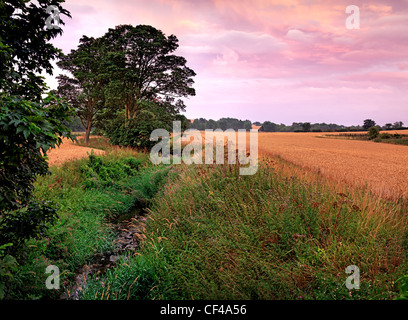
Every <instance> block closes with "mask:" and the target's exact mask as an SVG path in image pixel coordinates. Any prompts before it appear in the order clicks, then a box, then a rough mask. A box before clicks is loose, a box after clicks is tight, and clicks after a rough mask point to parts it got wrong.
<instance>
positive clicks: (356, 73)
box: [46, 0, 408, 125]
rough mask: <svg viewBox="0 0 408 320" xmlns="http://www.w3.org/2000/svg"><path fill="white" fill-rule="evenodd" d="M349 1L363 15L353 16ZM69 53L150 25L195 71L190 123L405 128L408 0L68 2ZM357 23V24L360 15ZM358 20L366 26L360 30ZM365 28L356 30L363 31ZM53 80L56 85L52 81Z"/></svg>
mask: <svg viewBox="0 0 408 320" xmlns="http://www.w3.org/2000/svg"><path fill="white" fill-rule="evenodd" d="M350 5H354V6H356V7H357V9H358V11H357V10H353V11H348V13H347V12H346V8H347V7H348V6H350ZM63 7H64V8H66V9H67V10H68V11H70V13H71V16H72V18H71V19H69V18H67V17H64V16H62V20H64V22H65V26H63V27H62V29H63V35H62V36H60V37H58V38H56V39H54V40H53V41H52V42H53V43H54V44H55V45H56V46H57V47H58V48H61V49H62V51H63V52H64V53H65V54H67V53H69V52H70V51H71V49H76V48H77V46H78V44H79V39H80V38H81V37H82V35H87V36H92V37H100V36H102V35H104V34H105V33H106V32H107V31H108V29H109V28H114V27H115V26H117V25H120V24H131V25H133V26H136V25H139V24H147V25H151V26H153V27H155V28H157V29H160V30H162V31H163V32H164V33H165V34H166V35H167V36H169V35H171V34H174V35H175V36H176V37H177V38H178V40H179V48H178V49H177V51H176V52H175V54H177V55H181V56H183V57H185V58H186V60H187V66H188V67H190V68H191V69H193V70H194V71H195V72H196V74H197V75H196V76H195V77H194V81H195V84H194V88H195V89H196V96H194V97H190V98H188V99H186V100H185V104H186V105H187V108H186V112H185V113H184V114H185V116H186V117H187V118H189V119H194V118H200V117H202V118H207V119H210V118H211V119H215V120H218V119H219V118H221V117H233V118H238V119H242V120H245V119H248V120H251V121H252V122H255V121H260V122H263V121H272V122H275V123H284V124H287V125H288V124H291V123H292V122H311V123H321V122H326V123H337V124H343V125H362V124H363V121H364V119H368V118H370V119H373V120H374V121H376V123H377V124H380V125H384V124H385V123H394V122H396V121H403V122H404V124H405V125H408V90H407V88H408V32H407V29H408V0H387V1H386V0H368V1H356V0H353V2H352V1H351V0H346V1H344V0H284V1H283V0H88V1H83V0H67V1H66V2H65V4H63ZM358 18H359V19H358ZM358 22H359V26H358ZM357 27H359V28H357ZM60 72H61V71H60V70H59V69H58V68H57V67H56V69H55V73H54V77H50V76H47V77H46V81H47V83H48V85H49V86H50V87H51V88H56V86H57V81H56V80H55V76H56V75H57V74H59V73H60Z"/></svg>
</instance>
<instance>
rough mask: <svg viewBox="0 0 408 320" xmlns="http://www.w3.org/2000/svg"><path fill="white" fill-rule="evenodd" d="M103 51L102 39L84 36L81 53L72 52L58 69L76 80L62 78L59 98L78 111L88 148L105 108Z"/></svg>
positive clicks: (63, 58) (59, 63)
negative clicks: (99, 116) (92, 133)
mask: <svg viewBox="0 0 408 320" xmlns="http://www.w3.org/2000/svg"><path fill="white" fill-rule="evenodd" d="M103 55H104V52H103V48H102V47H101V43H100V40H99V39H97V40H96V39H94V38H89V37H87V36H83V37H82V38H81V39H80V45H79V46H78V49H76V50H71V53H69V54H68V55H66V56H63V57H62V58H61V60H60V61H59V62H57V65H58V66H59V67H60V68H61V69H63V70H67V71H69V72H71V74H72V75H73V76H74V78H71V77H68V76H66V75H60V76H58V77H57V78H58V82H59V86H58V94H59V95H60V96H63V97H65V98H66V99H67V101H68V102H69V103H70V104H71V105H72V106H74V107H75V108H76V110H77V115H78V117H79V118H80V120H81V123H82V125H83V126H84V128H85V144H87V145H88V144H89V136H90V133H91V128H92V125H93V123H94V120H95V117H96V114H97V113H98V112H100V111H101V110H102V109H103V108H104V107H105V96H104V90H105V84H106V82H107V80H105V79H104V77H103V75H102V72H103V71H102V70H101V68H102V67H101V60H102V59H103Z"/></svg>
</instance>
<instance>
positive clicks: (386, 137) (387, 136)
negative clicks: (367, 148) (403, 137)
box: [380, 132, 392, 139]
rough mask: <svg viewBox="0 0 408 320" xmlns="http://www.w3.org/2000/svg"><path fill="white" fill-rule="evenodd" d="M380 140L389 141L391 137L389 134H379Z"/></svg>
mask: <svg viewBox="0 0 408 320" xmlns="http://www.w3.org/2000/svg"><path fill="white" fill-rule="evenodd" d="M380 138H381V139H391V138H392V135H391V134H389V133H387V132H384V133H381V134H380Z"/></svg>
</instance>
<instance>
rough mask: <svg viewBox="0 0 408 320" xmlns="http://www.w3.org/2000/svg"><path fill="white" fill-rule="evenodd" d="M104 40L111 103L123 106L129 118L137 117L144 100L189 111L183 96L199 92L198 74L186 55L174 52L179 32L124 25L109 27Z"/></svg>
mask: <svg viewBox="0 0 408 320" xmlns="http://www.w3.org/2000/svg"><path fill="white" fill-rule="evenodd" d="M102 41H103V42H104V47H105V48H104V49H105V52H106V55H105V57H104V61H103V63H104V68H103V70H104V75H105V77H106V78H107V79H109V83H108V85H107V88H106V91H105V92H106V94H107V95H106V98H107V99H106V102H107V104H110V105H120V106H123V107H124V110H125V116H126V118H127V119H131V118H136V116H137V114H138V112H139V111H140V103H141V102H142V101H154V100H155V99H158V100H160V101H162V102H163V103H167V104H171V105H172V106H173V107H174V108H175V110H177V111H184V110H185V105H184V102H183V100H181V99H180V98H185V97H188V96H194V95H195V89H194V88H192V85H193V84H194V81H193V79H192V77H194V76H195V75H196V74H195V72H194V71H193V70H192V69H190V68H188V67H187V66H186V59H185V58H184V57H181V56H176V55H174V54H172V53H173V52H174V51H175V50H176V49H177V47H178V39H177V37H176V36H175V35H170V36H168V37H166V36H165V35H164V33H163V32H162V31H160V30H157V29H156V28H154V27H152V26H147V25H138V26H136V27H133V26H131V25H120V26H117V27H116V28H114V29H109V30H108V32H107V33H106V34H105V35H104V36H103V37H102Z"/></svg>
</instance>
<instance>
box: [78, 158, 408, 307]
mask: <svg viewBox="0 0 408 320" xmlns="http://www.w3.org/2000/svg"><path fill="white" fill-rule="evenodd" d="M170 171H171V173H172V176H173V178H172V179H171V181H170V182H168V183H167V184H166V185H165V187H164V190H163V194H160V197H156V198H155V199H154V201H153V204H152V206H151V210H150V214H149V215H148V223H147V231H146V239H145V241H144V242H143V246H142V249H141V251H140V252H139V253H138V254H136V255H128V256H123V257H122V259H121V260H120V263H119V264H118V266H117V267H115V268H114V269H111V270H108V272H107V273H106V275H105V276H104V277H103V278H102V279H101V278H100V277H99V278H98V279H96V278H94V279H93V280H91V281H89V282H88V286H87V288H86V290H85V293H84V295H83V297H82V298H83V299H393V298H395V297H397V296H398V295H399V291H398V285H397V284H396V280H397V279H399V278H400V277H401V276H403V275H404V274H406V272H407V263H406V262H407V261H406V259H407V257H406V246H407V242H406V235H407V218H406V204H405V203H399V204H397V203H392V202H386V201H382V200H380V199H378V197H375V196H374V195H370V194H369V193H367V192H362V191H358V190H353V191H352V192H350V193H347V192H346V193H342V192H338V191H336V190H335V189H334V188H332V187H331V186H330V183H328V182H327V183H326V182H325V181H324V180H323V179H322V178H321V177H320V176H316V180H315V181H313V179H310V177H309V179H300V178H297V177H296V176H295V175H290V172H291V171H292V172H296V173H299V172H298V171H299V168H296V167H294V166H291V165H289V164H287V163H285V162H283V161H281V160H276V161H272V162H271V161H267V162H264V163H263V165H262V166H261V167H260V168H259V170H258V173H257V174H256V175H254V176H239V174H238V167H236V166H227V165H225V166H196V167H193V166H190V167H185V166H177V167H174V168H172V169H171V170H170ZM308 175H310V173H308ZM349 265H356V266H358V267H359V270H360V289H359V290H352V291H349V290H348V289H347V288H346V286H345V281H346V278H347V277H348V276H349V275H348V274H346V273H345V269H346V267H347V266H349Z"/></svg>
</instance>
